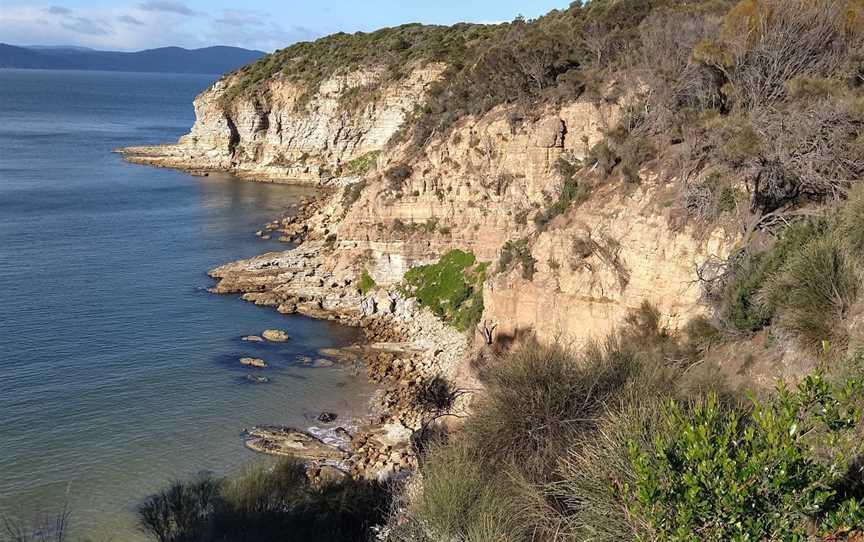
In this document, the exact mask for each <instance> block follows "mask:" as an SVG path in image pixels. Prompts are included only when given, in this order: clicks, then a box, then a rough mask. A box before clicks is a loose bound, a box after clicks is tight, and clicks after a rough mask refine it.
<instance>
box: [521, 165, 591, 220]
mask: <svg viewBox="0 0 864 542" xmlns="http://www.w3.org/2000/svg"><path fill="white" fill-rule="evenodd" d="M555 170H556V171H557V172H558V174H559V175H560V176H561V178H562V180H563V184H562V186H561V194H560V195H559V196H558V199H557V200H556V201H555V202H554V203H552V204H551V205H550V206H549V207H548V208H547V209H545V210H543V211H540V212H538V213H537V214H536V215H535V216H534V224H535V225H536V226H537V227H538V228H542V227H543V226H545V225H546V224H547V223H548V222H549V221H551V220H552V219H553V218H555V217H556V216H558V215H561V214H563V213H564V212H566V211H567V209H569V208H570V206H571V205H573V204H578V203H581V202H582V201H584V200H585V198H586V197H587V196H588V191H587V190H586V188H585V186H584V185H582V184H580V183H579V181H578V180H577V178H576V167H575V166H574V165H573V164H571V163H570V162H568V161H567V160H565V159H563V158H559V159H558V161H557V162H556V164H555Z"/></svg>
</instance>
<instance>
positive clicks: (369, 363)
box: [209, 198, 468, 479]
mask: <svg viewBox="0 0 864 542" xmlns="http://www.w3.org/2000/svg"><path fill="white" fill-rule="evenodd" d="M324 201H325V200H324V198H318V199H313V200H306V201H304V202H301V203H300V204H299V205H298V208H297V213H296V214H295V215H294V216H291V217H286V218H282V219H279V220H276V221H273V222H271V223H269V224H267V225H266V226H265V227H264V228H263V229H262V230H261V231H260V232H259V237H260V236H262V235H265V233H264V232H268V233H270V234H273V235H277V234H278V235H279V236H280V239H281V240H282V241H285V242H291V243H294V244H296V246H295V247H294V248H292V249H290V250H285V251H280V252H270V253H267V254H262V255H260V256H256V257H253V258H249V259H246V260H240V261H236V262H231V263H228V264H225V265H222V266H220V267H217V268H215V269H213V270H211V271H210V272H209V275H210V276H211V277H212V278H213V279H214V280H215V281H216V283H215V285H214V286H213V287H212V288H211V289H210V291H211V292H212V293H217V294H239V295H240V296H241V298H242V299H244V300H245V301H248V302H251V303H255V304H256V305H259V306H264V307H272V308H275V309H276V310H277V311H278V312H280V313H282V314H302V315H305V316H308V317H312V318H317V319H327V320H332V321H335V322H339V323H341V324H343V325H349V326H353V327H359V328H361V329H362V331H363V336H364V341H363V343H362V344H357V345H353V346H349V347H346V348H339V349H336V348H330V349H324V350H322V351H321V352H319V353H320V354H321V355H322V356H324V357H326V358H330V359H333V360H336V361H337V362H339V363H344V364H355V365H357V366H362V367H364V368H365V371H366V373H367V376H368V378H370V380H371V381H373V382H375V383H376V384H379V385H380V386H381V388H380V390H379V392H378V393H376V395H375V397H374V398H373V400H372V405H371V409H370V410H371V412H370V413H368V415H367V416H366V420H365V421H364V422H363V423H360V424H359V425H358V427H357V431H356V432H355V433H354V434H353V435H343V437H344V439H343V443H341V444H338V445H337V444H330V443H326V442H324V441H323V440H322V439H321V438H319V437H318V436H316V435H314V434H312V433H310V432H309V431H307V430H303V429H298V428H290V427H254V428H252V429H249V430H247V431H246V444H247V446H248V447H249V448H250V449H253V450H255V451H258V452H262V453H267V454H272V455H287V456H294V457H299V458H301V459H303V460H305V461H308V462H309V464H310V467H309V472H310V474H311V475H313V476H316V475H317V474H316V473H320V472H321V469H322V468H324V472H328V473H329V475H332V474H333V468H337V469H340V470H344V471H345V472H347V473H348V474H350V475H351V476H355V477H361V478H378V479H385V478H389V477H391V476H394V475H398V473H402V472H406V471H409V470H411V469H413V468H414V467H416V465H417V458H416V457H415V456H414V453H413V451H412V446H411V437H412V434H413V433H414V432H415V431H417V430H419V429H421V428H422V426H423V424H424V420H425V419H426V417H427V416H426V414H427V412H426V408H427V407H425V406H424V405H423V404H422V402H420V401H418V400H417V395H418V393H419V392H420V390H422V389H423V387H424V386H425V385H427V384H428V383H429V382H431V381H433V380H434V379H435V378H445V379H447V380H452V379H453V376H454V374H455V371H456V367H457V365H458V362H459V360H461V359H464V357H465V356H466V354H467V350H468V341H467V339H466V337H465V335H464V334H461V333H458V332H457V331H455V330H454V329H453V328H451V327H450V326H447V325H446V324H444V323H443V322H441V321H440V320H439V319H438V318H437V317H436V316H434V315H433V314H432V313H431V312H429V311H428V310H426V309H423V308H421V307H420V306H419V305H418V304H417V302H416V300H415V299H406V298H405V297H404V296H403V295H401V294H400V293H398V292H397V291H395V290H389V289H386V288H381V287H378V288H375V289H373V290H372V291H370V292H368V293H367V294H365V295H364V294H363V293H361V291H360V288H359V285H358V273H357V270H356V269H355V268H354V266H352V265H345V262H342V261H339V259H338V258H335V257H334V255H333V252H334V251H333V250H332V248H333V247H332V244H331V243H328V242H327V241H320V240H307V239H306V234H307V232H308V226H307V220H308V219H309V217H311V216H312V215H313V214H315V213H316V211H318V210H320V209H321V208H322V206H323V205H324Z"/></svg>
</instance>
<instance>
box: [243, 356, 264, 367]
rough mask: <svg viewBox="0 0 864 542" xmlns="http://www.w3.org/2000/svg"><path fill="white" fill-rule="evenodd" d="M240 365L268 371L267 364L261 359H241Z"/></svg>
mask: <svg viewBox="0 0 864 542" xmlns="http://www.w3.org/2000/svg"><path fill="white" fill-rule="evenodd" d="M240 365H245V366H246V367H257V368H259V369H266V368H267V367H268V365H267V362H266V361H264V360H263V359H260V358H240Z"/></svg>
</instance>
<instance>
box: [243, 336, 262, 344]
mask: <svg viewBox="0 0 864 542" xmlns="http://www.w3.org/2000/svg"><path fill="white" fill-rule="evenodd" d="M240 340H242V341H247V342H252V343H261V342H264V339H262V338H261V337H259V336H258V335H246V336H245V337H241V338H240Z"/></svg>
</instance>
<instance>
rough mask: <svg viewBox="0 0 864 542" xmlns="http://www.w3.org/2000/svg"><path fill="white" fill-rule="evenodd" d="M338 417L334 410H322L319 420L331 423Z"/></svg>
mask: <svg viewBox="0 0 864 542" xmlns="http://www.w3.org/2000/svg"><path fill="white" fill-rule="evenodd" d="M336 418H337V416H336V414H334V413H332V412H322V413H321V414H319V415H318V421H319V422H321V423H330V422H332V421H333V420H335V419H336Z"/></svg>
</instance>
